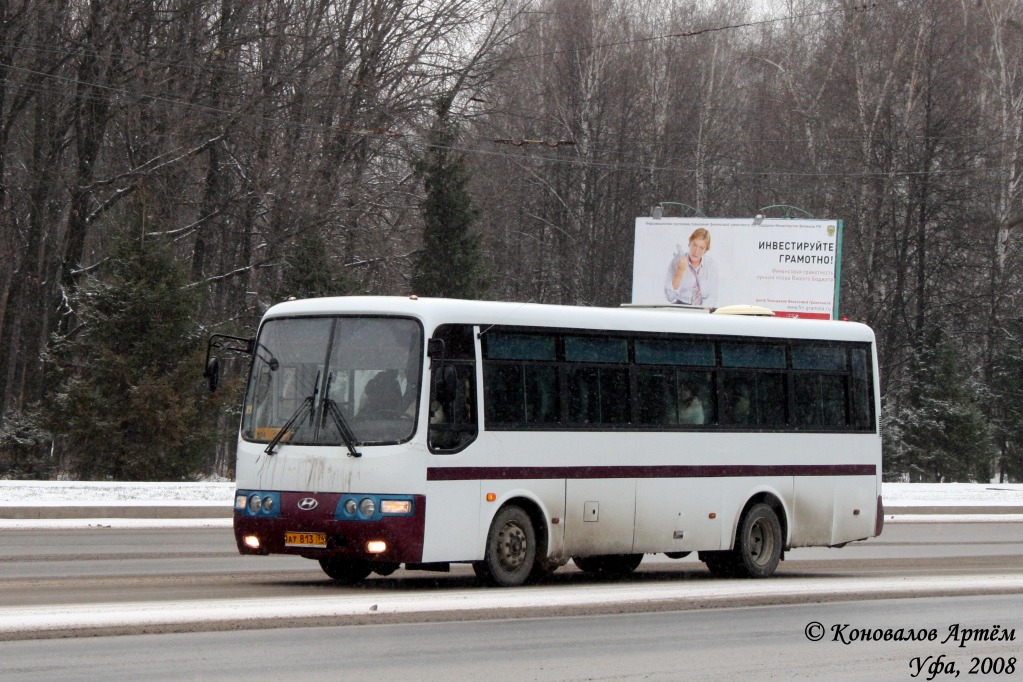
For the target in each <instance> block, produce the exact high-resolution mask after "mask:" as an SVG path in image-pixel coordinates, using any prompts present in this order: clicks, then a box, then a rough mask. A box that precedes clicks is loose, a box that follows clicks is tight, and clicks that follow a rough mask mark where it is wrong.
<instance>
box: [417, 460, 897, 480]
mask: <svg viewBox="0 0 1023 682" xmlns="http://www.w3.org/2000/svg"><path fill="white" fill-rule="evenodd" d="M876 475H877V467H876V466H875V465H873V464H778V465H772V464H736V465H718V466H581V467H431V468H429V469H427V470H426V479H427V480H428V481H477V480H503V479H529V478H532V479H551V478H736V477H739V476H876Z"/></svg>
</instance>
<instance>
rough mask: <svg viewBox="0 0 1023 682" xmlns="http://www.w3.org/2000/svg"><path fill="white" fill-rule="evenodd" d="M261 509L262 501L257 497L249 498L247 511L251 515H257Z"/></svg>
mask: <svg viewBox="0 0 1023 682" xmlns="http://www.w3.org/2000/svg"><path fill="white" fill-rule="evenodd" d="M262 508H263V500H262V498H261V497H260V496H259V495H253V496H252V497H250V498H249V511H250V512H252V513H253V514H258V513H259V510H260V509H262Z"/></svg>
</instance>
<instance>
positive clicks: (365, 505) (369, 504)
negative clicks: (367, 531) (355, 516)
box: [359, 497, 377, 516]
mask: <svg viewBox="0 0 1023 682" xmlns="http://www.w3.org/2000/svg"><path fill="white" fill-rule="evenodd" d="M376 510H377V503H376V502H374V501H373V500H371V499H370V498H368V497H367V498H365V499H364V500H363V501H362V502H360V503H359V511H360V512H362V515H363V516H373V514H375V513H376Z"/></svg>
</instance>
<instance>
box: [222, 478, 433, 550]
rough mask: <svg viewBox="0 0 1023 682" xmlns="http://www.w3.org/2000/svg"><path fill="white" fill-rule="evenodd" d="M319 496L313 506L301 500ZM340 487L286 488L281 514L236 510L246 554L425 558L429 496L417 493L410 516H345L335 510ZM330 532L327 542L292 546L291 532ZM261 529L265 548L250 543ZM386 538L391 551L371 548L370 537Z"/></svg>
mask: <svg viewBox="0 0 1023 682" xmlns="http://www.w3.org/2000/svg"><path fill="white" fill-rule="evenodd" d="M310 499H312V500H315V501H316V505H315V507H313V508H312V509H308V507H309V506H310V504H309V503H308V502H306V503H305V505H304V507H306V508H303V506H300V504H299V503H300V502H302V501H308V500H310ZM340 500H341V494H340V493H288V492H285V493H281V514H280V516H279V517H266V516H261V515H249V514H247V513H245V512H244V511H238V510H237V509H236V510H235V512H234V536H235V541H236V542H237V543H238V551H239V552H241V553H242V554H298V555H301V556H304V557H309V558H312V559H322V558H326V557H350V558H357V559H365V560H367V561H374V562H383V563H420V562H421V561H422V559H423V533H424V528H425V525H426V497H425V496H423V495H415V496H413V511H412V514H411V515H410V516H381V517H380V518H379V519H378V520H347V519H344V520H340V519H336V518H335V510H336V509H337V505H338V502H339V501H340ZM289 532H290V533H324V534H326V536H327V546H326V548H322V549H321V548H314V547H288V546H286V545H285V533H289ZM248 535H255V536H257V537H258V538H259V541H260V548H259V549H252V548H250V547H248V546H247V545H246V544H245V542H244V538H245V537H246V536H248ZM370 540H383V541H384V542H386V543H387V551H386V552H383V553H380V554H370V553H368V552H367V551H366V543H367V542H369V541H370Z"/></svg>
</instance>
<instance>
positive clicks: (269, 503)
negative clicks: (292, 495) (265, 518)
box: [263, 495, 274, 513]
mask: <svg viewBox="0 0 1023 682" xmlns="http://www.w3.org/2000/svg"><path fill="white" fill-rule="evenodd" d="M273 510H274V498H273V497H271V496H270V495H267V496H266V497H264V498H263V511H265V512H267V513H269V512H272V511H273Z"/></svg>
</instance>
